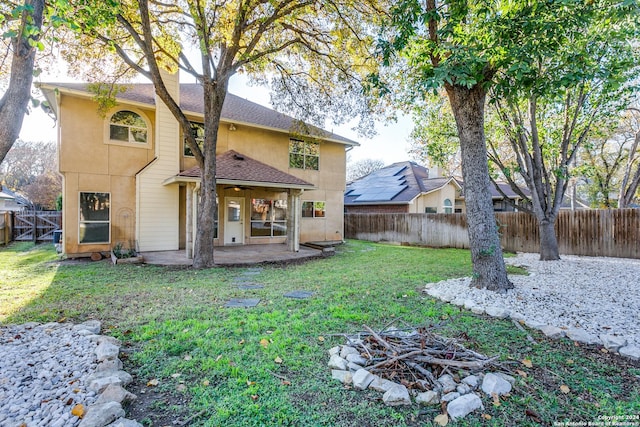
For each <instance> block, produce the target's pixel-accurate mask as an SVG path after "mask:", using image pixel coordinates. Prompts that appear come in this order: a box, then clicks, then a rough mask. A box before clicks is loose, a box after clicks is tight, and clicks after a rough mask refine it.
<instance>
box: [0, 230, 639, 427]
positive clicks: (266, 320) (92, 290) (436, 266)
mask: <svg viewBox="0 0 640 427" xmlns="http://www.w3.org/2000/svg"><path fill="white" fill-rule="evenodd" d="M470 272H471V262H470V256H469V252H468V251H464V250H454V249H426V248H414V247H400V246H389V245H379V244H372V243H367V242H361V241H349V242H347V243H346V244H345V245H343V246H341V247H339V248H338V250H337V253H336V255H335V256H334V257H331V258H326V259H319V260H314V261H310V262H307V263H304V264H297V265H288V266H263V267H261V268H260V269H246V268H216V269H209V270H191V269H175V268H174V269H171V268H164V267H154V266H144V265H143V266H136V265H117V266H113V265H111V264H110V263H108V262H106V261H102V262H72V261H64V262H58V258H57V256H56V254H55V252H54V251H53V248H52V245H46V246H35V247H34V246H33V245H31V244H14V245H11V246H9V247H8V248H4V249H0V323H1V324H10V323H23V322H27V321H37V322H48V321H72V322H81V321H84V320H87V319H98V320H101V321H102V322H103V323H102V324H103V333H106V334H110V335H113V336H116V337H118V338H120V339H121V340H122V341H123V343H124V344H123V352H124V354H123V359H124V363H125V370H127V371H128V372H130V373H131V374H133V375H134V378H135V383H134V384H133V385H132V386H130V387H129V389H130V390H131V391H132V392H134V393H136V394H138V397H139V399H138V401H137V402H136V403H134V405H133V407H132V408H130V410H131V414H130V416H132V417H133V418H136V419H137V420H138V421H140V422H142V423H143V424H144V425H147V426H150V425H153V426H164V425H171V424H172V423H173V422H174V421H176V420H178V421H181V422H184V421H187V424H188V425H199V426H220V425H225V426H254V425H255V426H260V425H295V426H316V425H317V426H356V425H357V426H403V425H420V426H424V425H431V423H432V421H433V419H434V418H435V416H436V415H438V414H439V413H440V407H438V406H436V407H418V406H417V405H412V406H409V407H402V408H388V407H385V406H384V405H383V404H382V402H381V397H382V395H381V394H379V393H377V392H369V391H366V392H359V391H355V390H352V389H350V388H346V387H343V386H342V385H341V384H339V383H338V382H335V381H332V380H331V378H330V371H329V369H328V368H327V361H328V355H327V350H328V349H329V348H331V347H333V346H335V345H338V344H343V343H344V338H343V337H342V336H341V334H344V333H353V332H357V331H359V330H362V325H363V324H366V325H368V326H370V327H372V328H374V329H376V328H381V327H383V326H384V325H385V324H388V323H389V322H391V321H393V320H394V319H402V320H403V321H404V322H407V323H409V324H412V325H415V326H430V325H431V326H433V327H435V328H437V329H438V332H439V333H441V334H443V335H446V336H449V337H452V338H459V339H460V340H461V341H462V342H463V343H464V344H465V345H466V346H467V347H469V348H471V349H473V350H476V351H479V352H482V353H485V354H488V355H499V356H500V359H501V360H502V362H503V363H504V366H506V367H508V368H510V369H511V370H512V371H513V372H515V370H516V369H517V370H519V371H520V375H518V374H516V373H513V375H514V376H517V377H518V379H517V383H516V386H515V388H514V391H513V392H512V394H511V395H510V396H508V397H507V398H505V399H502V400H501V401H500V402H499V404H498V405H495V404H494V403H493V402H492V400H491V399H489V398H485V399H483V402H484V405H485V410H484V411H479V412H476V413H474V414H472V415H469V416H468V417H467V418H465V419H464V420H463V421H461V422H457V423H456V425H459V426H478V425H487V426H527V425H532V426H533V425H553V424H554V423H556V422H567V421H571V422H576V423H578V422H594V421H598V417H599V416H616V415H619V416H637V415H638V414H639V413H640V363H638V362H630V361H627V360H625V359H622V358H620V357H618V356H616V355H613V354H610V353H603V352H602V351H600V349H599V348H595V347H591V348H589V347H586V346H577V345H575V344H574V343H572V342H570V341H569V340H559V341H550V340H547V339H545V338H544V337H543V336H541V335H540V334H538V333H536V332H535V331H528V332H529V333H530V334H531V335H532V336H533V337H534V338H535V339H536V341H537V342H538V344H532V343H530V342H529V341H527V339H526V333H524V332H522V331H521V330H519V329H518V328H516V327H515V325H514V324H513V323H512V322H511V321H506V320H494V319H491V318H488V317H486V316H477V315H474V314H472V313H470V312H467V311H465V310H460V309H459V308H458V307H455V306H452V305H449V304H444V303H441V302H439V301H436V300H434V299H433V298H431V297H429V296H427V295H426V294H423V293H422V289H423V287H424V284H425V283H428V282H434V281H439V280H444V279H449V278H453V277H462V276H468V275H469V274H470ZM242 277H245V278H247V280H251V281H253V282H255V283H259V284H262V285H264V288H263V289H255V290H240V289H239V288H238V284H239V283H240V282H241V281H242ZM293 290H306V291H312V292H314V295H313V297H312V298H310V299H306V300H295V299H289V298H285V297H284V296H283V294H285V293H287V292H289V291H293ZM230 298H259V299H260V300H261V302H260V304H259V305H258V306H257V307H254V308H250V309H238V308H235V309H229V308H223V307H222V306H223V304H224V303H225V302H226V301H227V300H228V299H230ZM276 359H277V361H278V362H280V361H281V363H276ZM523 359H528V360H530V361H531V362H532V366H531V367H527V366H524V365H523V364H522V363H521V362H520V361H521V360H523ZM525 375H526V376H525ZM152 380H156V381H152ZM150 381H151V384H156V382H157V385H152V386H148V383H149V382H150ZM562 385H566V386H568V387H569V392H568V393H565V392H563V391H562V390H561V388H560V387H561V386H562ZM563 390H564V391H567V389H566V388H564V387H563Z"/></svg>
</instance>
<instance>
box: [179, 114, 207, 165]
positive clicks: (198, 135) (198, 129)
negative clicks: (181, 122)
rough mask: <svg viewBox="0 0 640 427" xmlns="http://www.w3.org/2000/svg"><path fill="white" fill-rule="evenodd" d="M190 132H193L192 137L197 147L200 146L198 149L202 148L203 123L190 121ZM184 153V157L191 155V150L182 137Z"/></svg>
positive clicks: (185, 139)
mask: <svg viewBox="0 0 640 427" xmlns="http://www.w3.org/2000/svg"><path fill="white" fill-rule="evenodd" d="M191 133H192V134H193V137H194V138H195V139H196V143H197V144H198V147H200V149H201V150H202V147H203V146H204V125H203V124H202V123H193V122H192V123H191ZM183 144H184V151H183V152H184V155H185V156H186V157H193V152H192V151H191V148H189V146H188V145H187V138H186V137H185V138H184V142H183Z"/></svg>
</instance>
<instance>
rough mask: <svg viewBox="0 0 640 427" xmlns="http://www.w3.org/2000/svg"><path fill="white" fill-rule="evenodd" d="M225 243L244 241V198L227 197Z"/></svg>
mask: <svg viewBox="0 0 640 427" xmlns="http://www.w3.org/2000/svg"><path fill="white" fill-rule="evenodd" d="M224 203H225V216H224V244H225V245H242V244H243V243H244V198H241V197H227V198H225V202H224Z"/></svg>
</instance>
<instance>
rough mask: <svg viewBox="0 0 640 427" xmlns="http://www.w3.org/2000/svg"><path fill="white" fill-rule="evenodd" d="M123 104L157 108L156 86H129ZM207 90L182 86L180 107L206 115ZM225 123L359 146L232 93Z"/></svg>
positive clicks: (77, 87) (79, 87)
mask: <svg viewBox="0 0 640 427" xmlns="http://www.w3.org/2000/svg"><path fill="white" fill-rule="evenodd" d="M42 85H43V86H50V87H55V88H58V89H59V90H61V91H63V92H64V89H67V90H72V91H80V92H86V93H89V91H88V89H87V86H88V84H87V83H43V84H42ZM116 100H118V101H120V102H126V101H133V102H137V103H142V104H147V105H150V106H153V105H155V94H154V89H153V84H151V83H135V84H130V85H126V90H125V91H124V92H121V93H119V94H118V95H117V96H116ZM203 100H204V98H203V88H202V86H201V85H199V84H197V83H181V84H180V107H181V108H182V109H183V110H184V111H185V112H190V113H194V114H198V115H204V101H203ZM222 120H224V121H228V122H234V123H236V124H239V123H245V124H250V125H256V126H260V127H264V128H269V129H274V130H279V131H284V132H288V133H292V134H299V135H304V136H312V137H316V138H320V139H325V140H330V141H334V142H339V143H341V144H346V145H356V146H357V145H359V144H358V143H357V142H356V141H353V140H350V139H348V138H345V137H343V136H340V135H336V134H335V133H332V132H328V131H325V130H323V129H320V128H318V127H315V126H311V125H307V124H305V123H303V122H301V121H299V120H296V119H294V118H293V117H290V116H287V115H286V114H282V113H279V112H277V111H275V110H272V109H270V108H267V107H264V106H262V105H260V104H256V103H255V102H251V101H248V100H246V99H244V98H241V97H239V96H237V95H234V94H232V93H228V94H227V97H226V98H225V102H224V105H223V107H222Z"/></svg>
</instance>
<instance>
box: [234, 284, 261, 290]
mask: <svg viewBox="0 0 640 427" xmlns="http://www.w3.org/2000/svg"><path fill="white" fill-rule="evenodd" d="M263 288H264V285H260V284H258V283H241V284H239V285H238V289H240V290H241V291H254V290H256V289H263Z"/></svg>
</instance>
